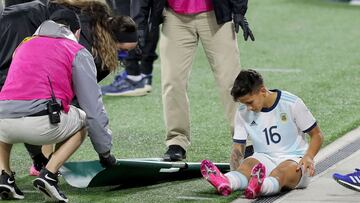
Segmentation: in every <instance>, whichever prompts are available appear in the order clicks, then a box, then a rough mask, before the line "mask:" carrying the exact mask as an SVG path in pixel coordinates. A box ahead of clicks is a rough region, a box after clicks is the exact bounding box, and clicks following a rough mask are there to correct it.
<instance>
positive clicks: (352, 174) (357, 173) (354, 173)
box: [347, 168, 360, 176]
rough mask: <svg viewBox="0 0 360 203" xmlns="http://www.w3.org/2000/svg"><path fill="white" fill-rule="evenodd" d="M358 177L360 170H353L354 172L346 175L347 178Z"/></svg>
mask: <svg viewBox="0 0 360 203" xmlns="http://www.w3.org/2000/svg"><path fill="white" fill-rule="evenodd" d="M359 175H360V169H358V168H355V172H353V173H349V174H347V176H359Z"/></svg>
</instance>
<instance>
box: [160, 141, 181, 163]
mask: <svg viewBox="0 0 360 203" xmlns="http://www.w3.org/2000/svg"><path fill="white" fill-rule="evenodd" d="M183 159H186V151H185V149H183V148H182V147H180V146H179V145H170V146H169V148H168V150H167V151H166V152H165V154H164V161H182V160H183Z"/></svg>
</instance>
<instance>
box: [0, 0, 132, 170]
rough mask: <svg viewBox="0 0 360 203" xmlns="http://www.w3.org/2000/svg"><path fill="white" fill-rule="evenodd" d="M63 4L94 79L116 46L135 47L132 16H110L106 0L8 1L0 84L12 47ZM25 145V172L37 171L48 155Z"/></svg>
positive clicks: (2, 20)
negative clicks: (72, 15) (73, 17)
mask: <svg viewBox="0 0 360 203" xmlns="http://www.w3.org/2000/svg"><path fill="white" fill-rule="evenodd" d="M24 1H25V0H24ZM64 7H65V8H71V9H73V10H74V11H75V12H77V13H78V14H79V17H80V22H81V27H82V29H81V33H80V40H79V43H80V44H82V45H83V46H84V47H85V48H86V49H87V50H88V51H89V52H90V53H92V56H93V57H94V60H95V65H96V70H97V71H96V72H97V74H96V76H97V81H98V82H99V81H101V80H102V79H103V78H105V77H106V76H107V75H108V74H109V73H110V71H114V70H115V69H116V68H117V65H118V62H117V50H126V51H128V50H131V49H133V48H135V47H136V42H137V32H136V24H135V23H134V22H133V20H131V18H130V17H126V16H112V15H111V14H110V13H111V12H110V10H109V8H108V7H107V6H106V4H103V3H101V2H99V1H94V0H90V1H84V0H79V1H69V0H50V1H47V0H35V1H32V2H27V3H22V4H18V5H11V6H9V7H7V8H6V9H5V10H4V12H3V13H2V14H1V16H0V31H2V35H0V44H1V45H2V46H3V48H2V49H0V88H1V87H2V85H3V84H4V81H5V79H6V76H7V72H8V69H9V66H10V63H11V60H12V54H13V52H14V50H15V48H16V47H17V46H18V45H19V44H20V42H21V41H22V40H23V39H24V38H25V37H28V36H31V35H32V34H33V33H34V32H35V30H36V28H37V27H38V26H39V25H40V24H41V23H42V22H43V21H45V20H47V19H49V15H51V14H52V13H53V12H55V11H56V10H59V9H61V8H64ZM18 22H22V23H21V24H19V23H18ZM9 39H11V40H9ZM25 146H26V148H27V150H28V152H29V154H30V156H31V157H32V159H33V165H32V166H31V167H30V173H29V174H30V175H37V174H38V173H39V171H40V169H41V168H42V167H43V166H45V165H46V163H47V160H48V157H47V156H46V157H45V156H44V154H43V153H42V151H41V146H34V145H29V144H26V145H25Z"/></svg>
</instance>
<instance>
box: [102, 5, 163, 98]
mask: <svg viewBox="0 0 360 203" xmlns="http://www.w3.org/2000/svg"><path fill="white" fill-rule="evenodd" d="M112 4H114V5H112ZM112 4H110V5H112V6H111V7H112V8H113V10H114V11H115V13H117V14H121V15H130V16H131V17H132V18H133V19H134V21H135V22H136V23H137V25H138V35H139V49H135V50H132V51H129V52H128V54H127V55H126V57H125V58H124V59H123V62H124V63H123V64H124V66H125V70H124V71H121V72H119V73H118V74H117V75H116V76H115V78H114V81H113V82H112V83H111V84H110V85H106V86H103V87H102V88H101V90H102V93H103V95H109V96H144V95H146V94H147V93H149V92H151V90H152V72H153V69H154V67H153V64H154V61H155V60H156V59H157V54H156V47H157V44H158V41H159V26H156V27H152V29H151V30H150V29H149V26H148V22H149V17H150V15H149V14H150V13H151V12H152V10H153V5H154V4H153V2H152V1H148V0H132V1H130V0H127V1H126V0H125V1H124V0H122V1H112ZM141 6H143V7H144V6H146V7H147V10H149V12H150V13H146V14H145V15H144V14H143V13H141V12H140V9H141ZM124 8H130V9H129V10H126V9H124ZM126 11H128V12H126ZM129 11H130V12H129ZM142 22H146V25H145V26H143V25H142V24H141V23H142Z"/></svg>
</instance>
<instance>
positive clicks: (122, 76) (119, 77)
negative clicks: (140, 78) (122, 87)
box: [111, 71, 127, 86]
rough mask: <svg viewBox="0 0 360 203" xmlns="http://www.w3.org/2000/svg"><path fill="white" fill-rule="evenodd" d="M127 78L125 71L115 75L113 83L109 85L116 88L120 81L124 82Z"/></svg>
mask: <svg viewBox="0 0 360 203" xmlns="http://www.w3.org/2000/svg"><path fill="white" fill-rule="evenodd" d="M126 76H127V73H126V71H122V72H120V73H119V74H117V75H116V76H115V78H114V81H113V82H112V83H111V85H112V86H118V85H119V84H120V83H121V81H122V80H124V79H125V78H126Z"/></svg>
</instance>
